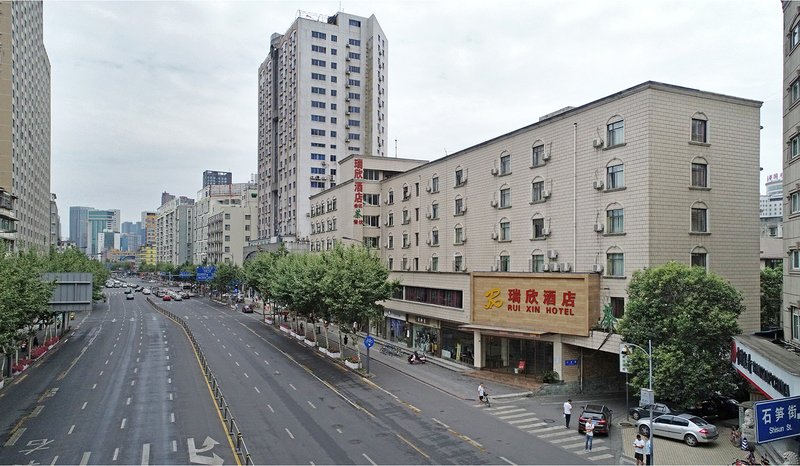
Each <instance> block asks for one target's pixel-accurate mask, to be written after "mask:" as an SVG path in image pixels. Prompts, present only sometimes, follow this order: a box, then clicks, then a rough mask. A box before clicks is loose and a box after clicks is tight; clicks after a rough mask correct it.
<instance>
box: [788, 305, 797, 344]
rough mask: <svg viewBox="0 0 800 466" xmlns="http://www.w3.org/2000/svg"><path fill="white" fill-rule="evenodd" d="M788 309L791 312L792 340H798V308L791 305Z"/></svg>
mask: <svg viewBox="0 0 800 466" xmlns="http://www.w3.org/2000/svg"><path fill="white" fill-rule="evenodd" d="M789 311H790V312H791V314H792V340H794V341H795V342H797V341H798V340H800V310H798V308H796V307H794V306H792V307H791V308H789Z"/></svg>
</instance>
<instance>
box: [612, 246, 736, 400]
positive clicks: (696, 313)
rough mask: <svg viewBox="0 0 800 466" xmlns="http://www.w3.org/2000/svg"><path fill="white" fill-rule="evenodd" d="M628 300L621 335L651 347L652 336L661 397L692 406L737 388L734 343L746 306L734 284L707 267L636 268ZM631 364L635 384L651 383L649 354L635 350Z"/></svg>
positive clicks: (656, 387) (656, 384) (656, 383)
mask: <svg viewBox="0 0 800 466" xmlns="http://www.w3.org/2000/svg"><path fill="white" fill-rule="evenodd" d="M628 299H629V301H628V305H627V306H626V309H625V315H624V317H623V319H622V320H621V322H620V333H621V334H622V335H623V337H624V340H625V341H626V342H630V343H634V344H636V345H639V346H641V347H643V348H645V349H646V348H647V342H648V340H652V344H653V378H654V382H653V383H654V386H653V389H654V391H655V394H656V399H657V400H667V401H671V402H673V403H676V404H679V405H690V404H695V403H698V402H699V401H702V400H703V399H706V398H707V397H708V395H709V394H712V393H715V392H720V393H722V394H729V393H732V392H733V390H735V386H736V375H735V373H734V370H733V368H732V367H731V364H730V362H729V361H730V359H729V355H730V342H731V338H732V337H733V336H734V335H736V334H738V333H739V326H738V323H737V318H738V317H739V315H740V314H741V313H742V312H743V311H744V304H743V303H742V296H741V293H740V292H739V291H738V290H736V289H735V288H734V287H733V286H732V285H730V283H728V282H726V281H724V280H723V279H722V278H720V277H719V276H717V275H716V274H714V273H711V272H707V271H706V270H705V269H703V268H701V267H688V266H686V265H683V264H679V263H677V262H669V263H667V264H665V265H663V266H660V267H654V268H648V269H645V270H641V271H637V272H635V273H634V274H633V279H632V280H631V282H630V284H629V286H628ZM629 367H630V368H631V370H632V373H633V378H632V380H631V384H632V385H633V386H634V387H637V388H638V387H647V386H648V359H647V355H645V354H643V352H641V351H634V352H633V354H632V355H631V357H630V358H629Z"/></svg>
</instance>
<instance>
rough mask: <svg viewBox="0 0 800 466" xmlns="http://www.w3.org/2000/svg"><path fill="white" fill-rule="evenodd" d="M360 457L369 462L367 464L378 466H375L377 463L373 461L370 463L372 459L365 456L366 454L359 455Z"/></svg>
mask: <svg viewBox="0 0 800 466" xmlns="http://www.w3.org/2000/svg"><path fill="white" fill-rule="evenodd" d="M361 456H363V457H364V458H366V459H367V461H369V462H370V464H372V466H378V465H377V463H375V462H374V461H372V458H370V457H369V456H367V454H366V453H362V454H361Z"/></svg>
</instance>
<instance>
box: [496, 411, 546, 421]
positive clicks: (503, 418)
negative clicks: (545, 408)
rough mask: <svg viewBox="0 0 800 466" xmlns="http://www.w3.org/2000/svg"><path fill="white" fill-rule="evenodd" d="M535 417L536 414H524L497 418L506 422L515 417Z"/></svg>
mask: <svg viewBox="0 0 800 466" xmlns="http://www.w3.org/2000/svg"><path fill="white" fill-rule="evenodd" d="M535 415H536V414H535V413H529V412H524V413H519V414H510V415H508V416H497V417H499V418H500V419H502V420H506V419H514V418H515V417H525V416H535Z"/></svg>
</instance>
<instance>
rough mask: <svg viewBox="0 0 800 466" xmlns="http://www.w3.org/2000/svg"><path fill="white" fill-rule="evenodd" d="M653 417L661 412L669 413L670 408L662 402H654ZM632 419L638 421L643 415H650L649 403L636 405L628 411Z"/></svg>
mask: <svg viewBox="0 0 800 466" xmlns="http://www.w3.org/2000/svg"><path fill="white" fill-rule="evenodd" d="M652 408H653V417H656V416H661V415H662V414H669V413H671V412H672V410H671V409H670V408H669V406H667V405H665V404H664V403H655V404H654V405H652ZM628 414H630V415H631V417H632V418H633V420H634V421H638V420H639V419H641V418H643V417H650V405H644V406H636V407H633V408H631V409H630V411H628Z"/></svg>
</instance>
